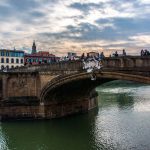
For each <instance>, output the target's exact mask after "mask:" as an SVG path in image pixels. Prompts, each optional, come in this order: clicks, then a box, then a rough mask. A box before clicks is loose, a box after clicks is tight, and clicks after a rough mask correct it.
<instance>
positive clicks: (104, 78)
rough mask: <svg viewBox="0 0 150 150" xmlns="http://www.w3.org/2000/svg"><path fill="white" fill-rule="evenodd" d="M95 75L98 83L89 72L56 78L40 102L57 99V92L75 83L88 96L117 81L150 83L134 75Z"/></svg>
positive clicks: (42, 95)
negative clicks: (100, 87)
mask: <svg viewBox="0 0 150 150" xmlns="http://www.w3.org/2000/svg"><path fill="white" fill-rule="evenodd" d="M94 74H95V76H96V81H91V73H87V72H82V73H76V74H72V75H67V76H59V77H56V78H55V79H53V80H51V81H49V82H48V83H47V84H46V85H45V86H44V87H43V89H42V91H41V93H40V101H41V102H45V101H48V97H51V99H54V97H56V94H57V92H58V91H60V92H61V90H62V87H64V88H65V86H66V85H67V86H68V85H69V84H72V83H73V85H72V86H75V84H78V85H79V86H78V87H76V89H78V88H81V89H80V90H84V89H85V91H84V94H87V93H88V94H89V93H90V91H92V90H93V89H94V88H95V87H96V86H98V85H100V84H102V83H104V82H108V81H112V80H117V79H121V80H129V81H135V82H141V83H150V80H149V77H143V76H140V75H133V74H127V73H120V72H101V71H96V72H95V73H94ZM79 83H80V84H79ZM82 85H83V86H82ZM84 86H85V87H84ZM83 87H84V89H83ZM76 89H75V90H76ZM67 90H69V91H67ZM78 90H79V89H78ZM63 91H65V90H63ZM60 92H59V94H60ZM65 92H66V93H67V94H69V93H68V92H70V89H69V87H68V88H67V89H66V91H65ZM78 92H79V91H78ZM54 93H55V94H54ZM82 94H83V93H82Z"/></svg>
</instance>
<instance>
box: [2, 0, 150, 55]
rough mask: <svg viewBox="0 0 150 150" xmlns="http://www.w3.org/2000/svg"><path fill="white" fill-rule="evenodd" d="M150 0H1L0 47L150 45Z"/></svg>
mask: <svg viewBox="0 0 150 150" xmlns="http://www.w3.org/2000/svg"><path fill="white" fill-rule="evenodd" d="M149 17H150V0H0V48H10V49H13V47H14V46H15V47H16V49H22V50H26V51H28V52H30V50H31V46H32V42H33V40H36V44H37V49H38V50H46V51H49V52H51V53H54V54H56V55H66V53H67V52H68V51H72V52H77V53H78V54H81V53H83V52H88V51H99V52H100V51H104V53H107V54H108V53H111V52H112V51H114V50H116V49H117V50H122V49H123V48H125V49H126V50H127V52H128V53H131V54H138V53H139V51H140V49H142V48H144V49H145V48H147V49H149V48H150V18H149Z"/></svg>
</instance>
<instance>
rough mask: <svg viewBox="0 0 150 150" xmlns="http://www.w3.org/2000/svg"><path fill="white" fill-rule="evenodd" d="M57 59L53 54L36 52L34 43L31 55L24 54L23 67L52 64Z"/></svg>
mask: <svg viewBox="0 0 150 150" xmlns="http://www.w3.org/2000/svg"><path fill="white" fill-rule="evenodd" d="M58 59H59V58H58V57H56V56H55V55H53V54H50V53H49V52H46V51H39V52H37V51H36V44H35V41H34V42H33V46H32V53H31V54H25V57H24V62H25V65H28V64H30V65H37V64H45V63H52V62H57V61H58Z"/></svg>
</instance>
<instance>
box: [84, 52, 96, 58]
mask: <svg viewBox="0 0 150 150" xmlns="http://www.w3.org/2000/svg"><path fill="white" fill-rule="evenodd" d="M87 57H99V53H97V52H89V53H87Z"/></svg>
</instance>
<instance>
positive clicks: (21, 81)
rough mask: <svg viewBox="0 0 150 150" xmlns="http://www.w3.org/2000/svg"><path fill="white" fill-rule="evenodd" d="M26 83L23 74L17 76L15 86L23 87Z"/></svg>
mask: <svg viewBox="0 0 150 150" xmlns="http://www.w3.org/2000/svg"><path fill="white" fill-rule="evenodd" d="M26 84H27V79H26V78H25V77H24V76H19V77H18V81H17V86H18V87H20V88H23V87H24V86H25V85H26Z"/></svg>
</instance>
